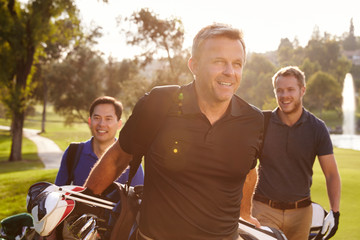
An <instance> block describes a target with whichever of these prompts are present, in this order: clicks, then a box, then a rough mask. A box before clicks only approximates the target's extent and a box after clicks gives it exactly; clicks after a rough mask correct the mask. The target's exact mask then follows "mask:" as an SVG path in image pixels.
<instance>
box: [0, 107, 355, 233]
mask: <svg viewBox="0 0 360 240" xmlns="http://www.w3.org/2000/svg"><path fill="white" fill-rule="evenodd" d="M36 111H37V112H38V109H37V110H36ZM325 118H326V119H327V120H328V121H330V122H332V123H331V124H329V125H332V124H333V125H337V124H339V120H338V118H337V120H336V117H335V115H334V114H333V113H328V115H327V116H326V117H325ZM39 119H40V115H39V114H38V113H36V114H35V115H34V117H33V118H32V119H30V120H26V121H25V127H26V128H33V129H39V130H40V129H41V125H40V124H41V121H40V120H39ZM47 119H48V120H49V122H47V123H46V133H44V134H42V136H45V137H48V138H50V139H52V140H53V141H55V142H56V143H57V144H58V145H59V147H60V148H61V149H62V150H65V148H66V147H67V146H68V145H69V143H70V142H73V141H84V140H86V139H88V138H89V137H90V131H89V129H88V126H87V125H86V124H80V123H76V124H73V125H72V126H64V125H63V123H62V122H61V121H62V120H63V119H62V118H61V117H58V116H56V114H53V113H49V114H48V118H47ZM55 120H57V121H59V122H57V121H55ZM0 125H7V126H9V125H10V121H9V120H6V119H0ZM10 143H11V138H10V136H9V132H8V131H1V130H0V201H1V204H0V219H3V218H5V217H7V216H10V215H14V214H17V213H21V212H25V211H26V209H25V201H26V194H27V191H28V189H29V187H30V186H31V185H32V184H34V183H36V182H39V181H48V182H54V180H55V177H56V173H57V169H53V170H44V169H42V168H43V164H42V163H41V162H40V161H39V159H38V156H37V153H36V151H37V150H36V146H35V144H33V143H32V142H31V141H29V140H27V139H24V140H23V158H24V160H23V161H21V162H11V163H9V162H7V159H8V157H9V154H10ZM335 156H336V159H337V162H338V167H339V171H340V175H341V179H342V197H341V206H340V213H341V216H340V227H339V230H338V232H337V234H336V235H335V237H334V238H332V239H335V240H336V239H339V240H342V239H343V240H348V239H360V232H359V231H358V226H359V224H358V223H359V222H360V215H359V214H358V213H360V206H359V204H358V199H359V198H360V151H354V150H345V149H335ZM39 169H41V170H40V171H39ZM311 193H312V199H313V201H315V202H318V203H320V204H321V205H322V206H323V207H324V208H325V209H327V210H328V209H329V203H328V198H327V193H326V187H325V179H324V176H323V174H322V171H321V168H320V166H319V164H318V162H316V163H315V165H314V176H313V186H312V188H311Z"/></svg>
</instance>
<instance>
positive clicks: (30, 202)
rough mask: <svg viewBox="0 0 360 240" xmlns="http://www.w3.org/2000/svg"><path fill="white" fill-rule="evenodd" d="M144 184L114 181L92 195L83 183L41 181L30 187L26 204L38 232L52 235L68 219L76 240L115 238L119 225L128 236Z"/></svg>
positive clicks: (127, 236)
mask: <svg viewBox="0 0 360 240" xmlns="http://www.w3.org/2000/svg"><path fill="white" fill-rule="evenodd" d="M141 194H142V186H136V187H130V188H129V189H128V188H127V186H125V185H123V184H119V183H115V182H114V183H113V184H111V185H110V186H109V187H108V188H107V189H106V190H105V191H104V193H103V194H102V197H99V196H94V195H93V194H89V191H87V190H86V188H84V187H80V186H72V185H66V186H61V187H59V186H56V185H54V184H51V183H48V182H39V183H36V184H34V185H32V186H31V187H30V188H29V191H28V195H27V199H26V206H27V211H28V212H29V213H31V215H32V217H33V224H34V229H35V231H36V232H37V233H38V234H39V235H40V236H49V235H50V234H51V233H52V232H53V231H54V230H55V229H56V227H57V226H59V224H61V223H62V222H63V221H64V220H65V219H66V221H67V223H68V225H69V226H68V230H69V232H70V233H71V234H72V235H73V237H74V238H76V239H84V240H97V239H115V238H114V237H113V236H112V232H113V231H112V230H113V228H114V226H115V225H116V226H117V228H118V227H120V228H121V229H122V230H123V232H122V233H124V232H126V233H127V235H126V236H117V238H116V239H126V240H127V239H128V238H129V235H128V233H130V232H131V229H132V228H133V225H134V223H135V218H136V214H137V212H138V210H139V206H140V202H141Z"/></svg>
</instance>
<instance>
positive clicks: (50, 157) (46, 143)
mask: <svg viewBox="0 0 360 240" xmlns="http://www.w3.org/2000/svg"><path fill="white" fill-rule="evenodd" d="M0 129H3V130H10V128H9V127H7V126H0ZM39 132H40V131H39V130H35V129H27V128H24V129H23V134H24V136H25V137H26V138H28V139H30V140H31V141H33V142H34V143H35V144H36V146H37V150H38V156H39V158H40V159H41V161H42V162H43V163H44V165H45V168H46V169H52V168H59V167H60V161H61V156H62V154H63V151H62V150H61V149H60V148H59V146H58V145H56V143H55V142H54V141H52V140H50V139H48V138H45V137H42V136H40V135H39Z"/></svg>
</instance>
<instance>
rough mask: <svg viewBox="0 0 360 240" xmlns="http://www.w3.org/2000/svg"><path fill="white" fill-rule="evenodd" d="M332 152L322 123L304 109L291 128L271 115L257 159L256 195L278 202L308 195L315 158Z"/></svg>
mask: <svg viewBox="0 0 360 240" xmlns="http://www.w3.org/2000/svg"><path fill="white" fill-rule="evenodd" d="M332 153H333V147H332V143H331V139H330V135H329V132H328V130H327V128H326V125H325V123H324V122H323V121H322V120H320V119H318V118H316V117H315V116H314V115H313V114H311V113H310V112H308V111H307V110H306V109H303V113H302V115H301V117H300V119H299V120H298V121H297V122H296V123H295V124H294V125H293V126H291V127H290V126H288V125H286V124H284V123H283V122H282V121H281V120H280V118H279V116H278V115H277V113H276V109H275V110H274V111H273V112H272V115H271V118H270V121H269V125H268V128H267V133H266V137H265V140H264V148H263V151H262V156H261V158H260V167H259V181H258V186H257V187H256V193H259V194H261V195H264V196H266V197H268V198H270V199H272V200H277V201H297V200H300V199H303V198H305V197H309V196H310V187H311V184H312V175H313V171H312V168H313V164H314V161H315V158H316V156H322V155H327V154H332Z"/></svg>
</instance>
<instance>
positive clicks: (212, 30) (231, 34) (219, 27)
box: [191, 23, 246, 62]
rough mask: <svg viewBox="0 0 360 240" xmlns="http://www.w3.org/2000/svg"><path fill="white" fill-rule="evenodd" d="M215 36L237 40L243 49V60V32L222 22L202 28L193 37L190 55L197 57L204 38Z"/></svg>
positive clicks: (244, 48)
mask: <svg viewBox="0 0 360 240" xmlns="http://www.w3.org/2000/svg"><path fill="white" fill-rule="evenodd" d="M216 37H227V38H230V39H234V40H239V41H240V42H241V45H242V47H243V50H244V62H245V59H246V47H245V42H244V37H243V33H242V31H241V30H239V29H236V28H233V27H231V26H230V25H226V24H222V23H214V24H212V25H209V26H206V27H204V28H202V29H201V30H200V31H199V32H198V33H197V34H196V36H195V37H194V40H193V45H192V50H191V55H192V57H193V58H197V57H198V55H199V51H200V50H199V49H200V47H201V45H202V43H203V42H204V40H206V39H210V38H216Z"/></svg>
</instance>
